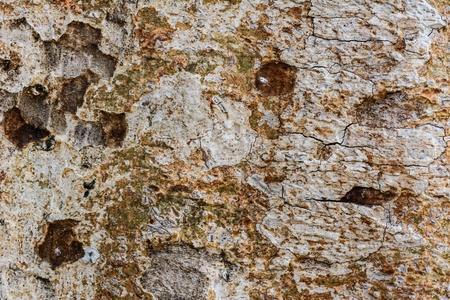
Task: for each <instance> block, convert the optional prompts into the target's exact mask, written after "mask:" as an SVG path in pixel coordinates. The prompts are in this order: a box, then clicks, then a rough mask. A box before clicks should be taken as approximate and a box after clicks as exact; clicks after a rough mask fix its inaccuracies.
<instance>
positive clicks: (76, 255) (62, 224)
mask: <svg viewBox="0 0 450 300" xmlns="http://www.w3.org/2000/svg"><path fill="white" fill-rule="evenodd" d="M77 224H78V221H76V220H73V219H66V220H57V221H54V222H52V223H49V224H48V227H47V232H46V234H45V238H44V240H43V242H42V243H41V244H40V245H39V246H38V249H37V252H38V255H39V257H40V258H42V260H44V261H46V262H48V263H49V264H50V265H51V267H52V269H55V268H56V267H59V266H60V265H62V264H63V263H66V262H74V261H77V260H78V259H80V258H82V257H83V256H84V250H83V244H82V243H81V242H80V241H78V240H77V235H76V233H75V231H74V228H75V227H76V225H77Z"/></svg>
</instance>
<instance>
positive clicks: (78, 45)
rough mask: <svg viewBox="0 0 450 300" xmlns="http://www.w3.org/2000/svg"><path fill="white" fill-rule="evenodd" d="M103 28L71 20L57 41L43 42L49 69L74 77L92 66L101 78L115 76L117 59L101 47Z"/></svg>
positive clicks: (45, 61) (92, 69)
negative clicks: (101, 29) (99, 46)
mask: <svg viewBox="0 0 450 300" xmlns="http://www.w3.org/2000/svg"><path fill="white" fill-rule="evenodd" d="M101 37H102V34H101V31H100V30H99V29H97V28H94V27H92V26H90V25H88V24H85V23H81V22H72V23H70V24H69V26H68V28H67V31H66V33H65V34H64V35H63V36H62V37H61V38H60V39H59V40H58V41H56V42H44V53H45V60H44V63H45V65H46V67H47V68H48V70H49V71H50V72H55V73H56V74H58V75H61V76H63V77H65V78H73V77H77V76H79V75H80V74H82V73H83V72H84V71H85V70H88V69H89V70H91V71H92V72H94V73H95V74H97V75H99V76H100V78H102V79H109V78H111V77H112V76H113V74H114V71H115V69H116V64H117V61H116V59H115V58H114V57H112V56H110V55H107V54H104V53H103V52H101V51H100V50H99V48H98V45H99V42H100V40H101Z"/></svg>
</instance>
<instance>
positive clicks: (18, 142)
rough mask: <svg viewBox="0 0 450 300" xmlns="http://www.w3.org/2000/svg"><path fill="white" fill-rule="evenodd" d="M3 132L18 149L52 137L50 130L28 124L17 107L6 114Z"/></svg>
mask: <svg viewBox="0 0 450 300" xmlns="http://www.w3.org/2000/svg"><path fill="white" fill-rule="evenodd" d="M3 130H4V132H5V136H6V138H7V139H8V140H9V141H10V142H11V143H13V144H14V145H15V146H16V147H18V148H23V147H24V146H25V145H27V144H28V143H30V142H32V141H36V140H40V139H43V138H45V137H47V136H49V135H50V132H49V131H48V130H46V129H40V128H36V127H34V126H32V125H30V124H28V123H26V122H25V120H24V118H23V117H22V114H21V113H20V110H19V109H18V108H17V107H14V108H12V109H10V110H8V111H7V112H6V113H5V115H4V120H3Z"/></svg>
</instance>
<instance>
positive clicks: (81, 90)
mask: <svg viewBox="0 0 450 300" xmlns="http://www.w3.org/2000/svg"><path fill="white" fill-rule="evenodd" d="M97 81H98V76H96V75H95V74H93V73H92V72H86V74H82V75H80V76H78V77H75V78H70V79H65V80H64V81H63V84H62V86H61V92H60V94H59V97H58V100H59V101H60V102H61V103H62V107H61V109H62V110H63V111H67V112H69V113H72V114H76V112H77V109H78V108H79V107H81V106H82V105H83V101H84V94H85V93H86V90H87V89H88V88H89V86H90V84H91V83H92V82H94V83H95V82H97Z"/></svg>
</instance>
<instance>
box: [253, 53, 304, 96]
mask: <svg viewBox="0 0 450 300" xmlns="http://www.w3.org/2000/svg"><path fill="white" fill-rule="evenodd" d="M296 73H297V69H296V68H295V67H294V66H290V65H288V64H286V63H283V62H279V61H274V62H269V63H266V64H264V65H262V66H261V68H260V69H259V70H258V72H256V78H255V87H256V88H257V89H258V90H259V91H261V92H262V93H263V94H264V95H265V96H282V95H286V94H289V93H292V91H293V90H294V85H295V79H296Z"/></svg>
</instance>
